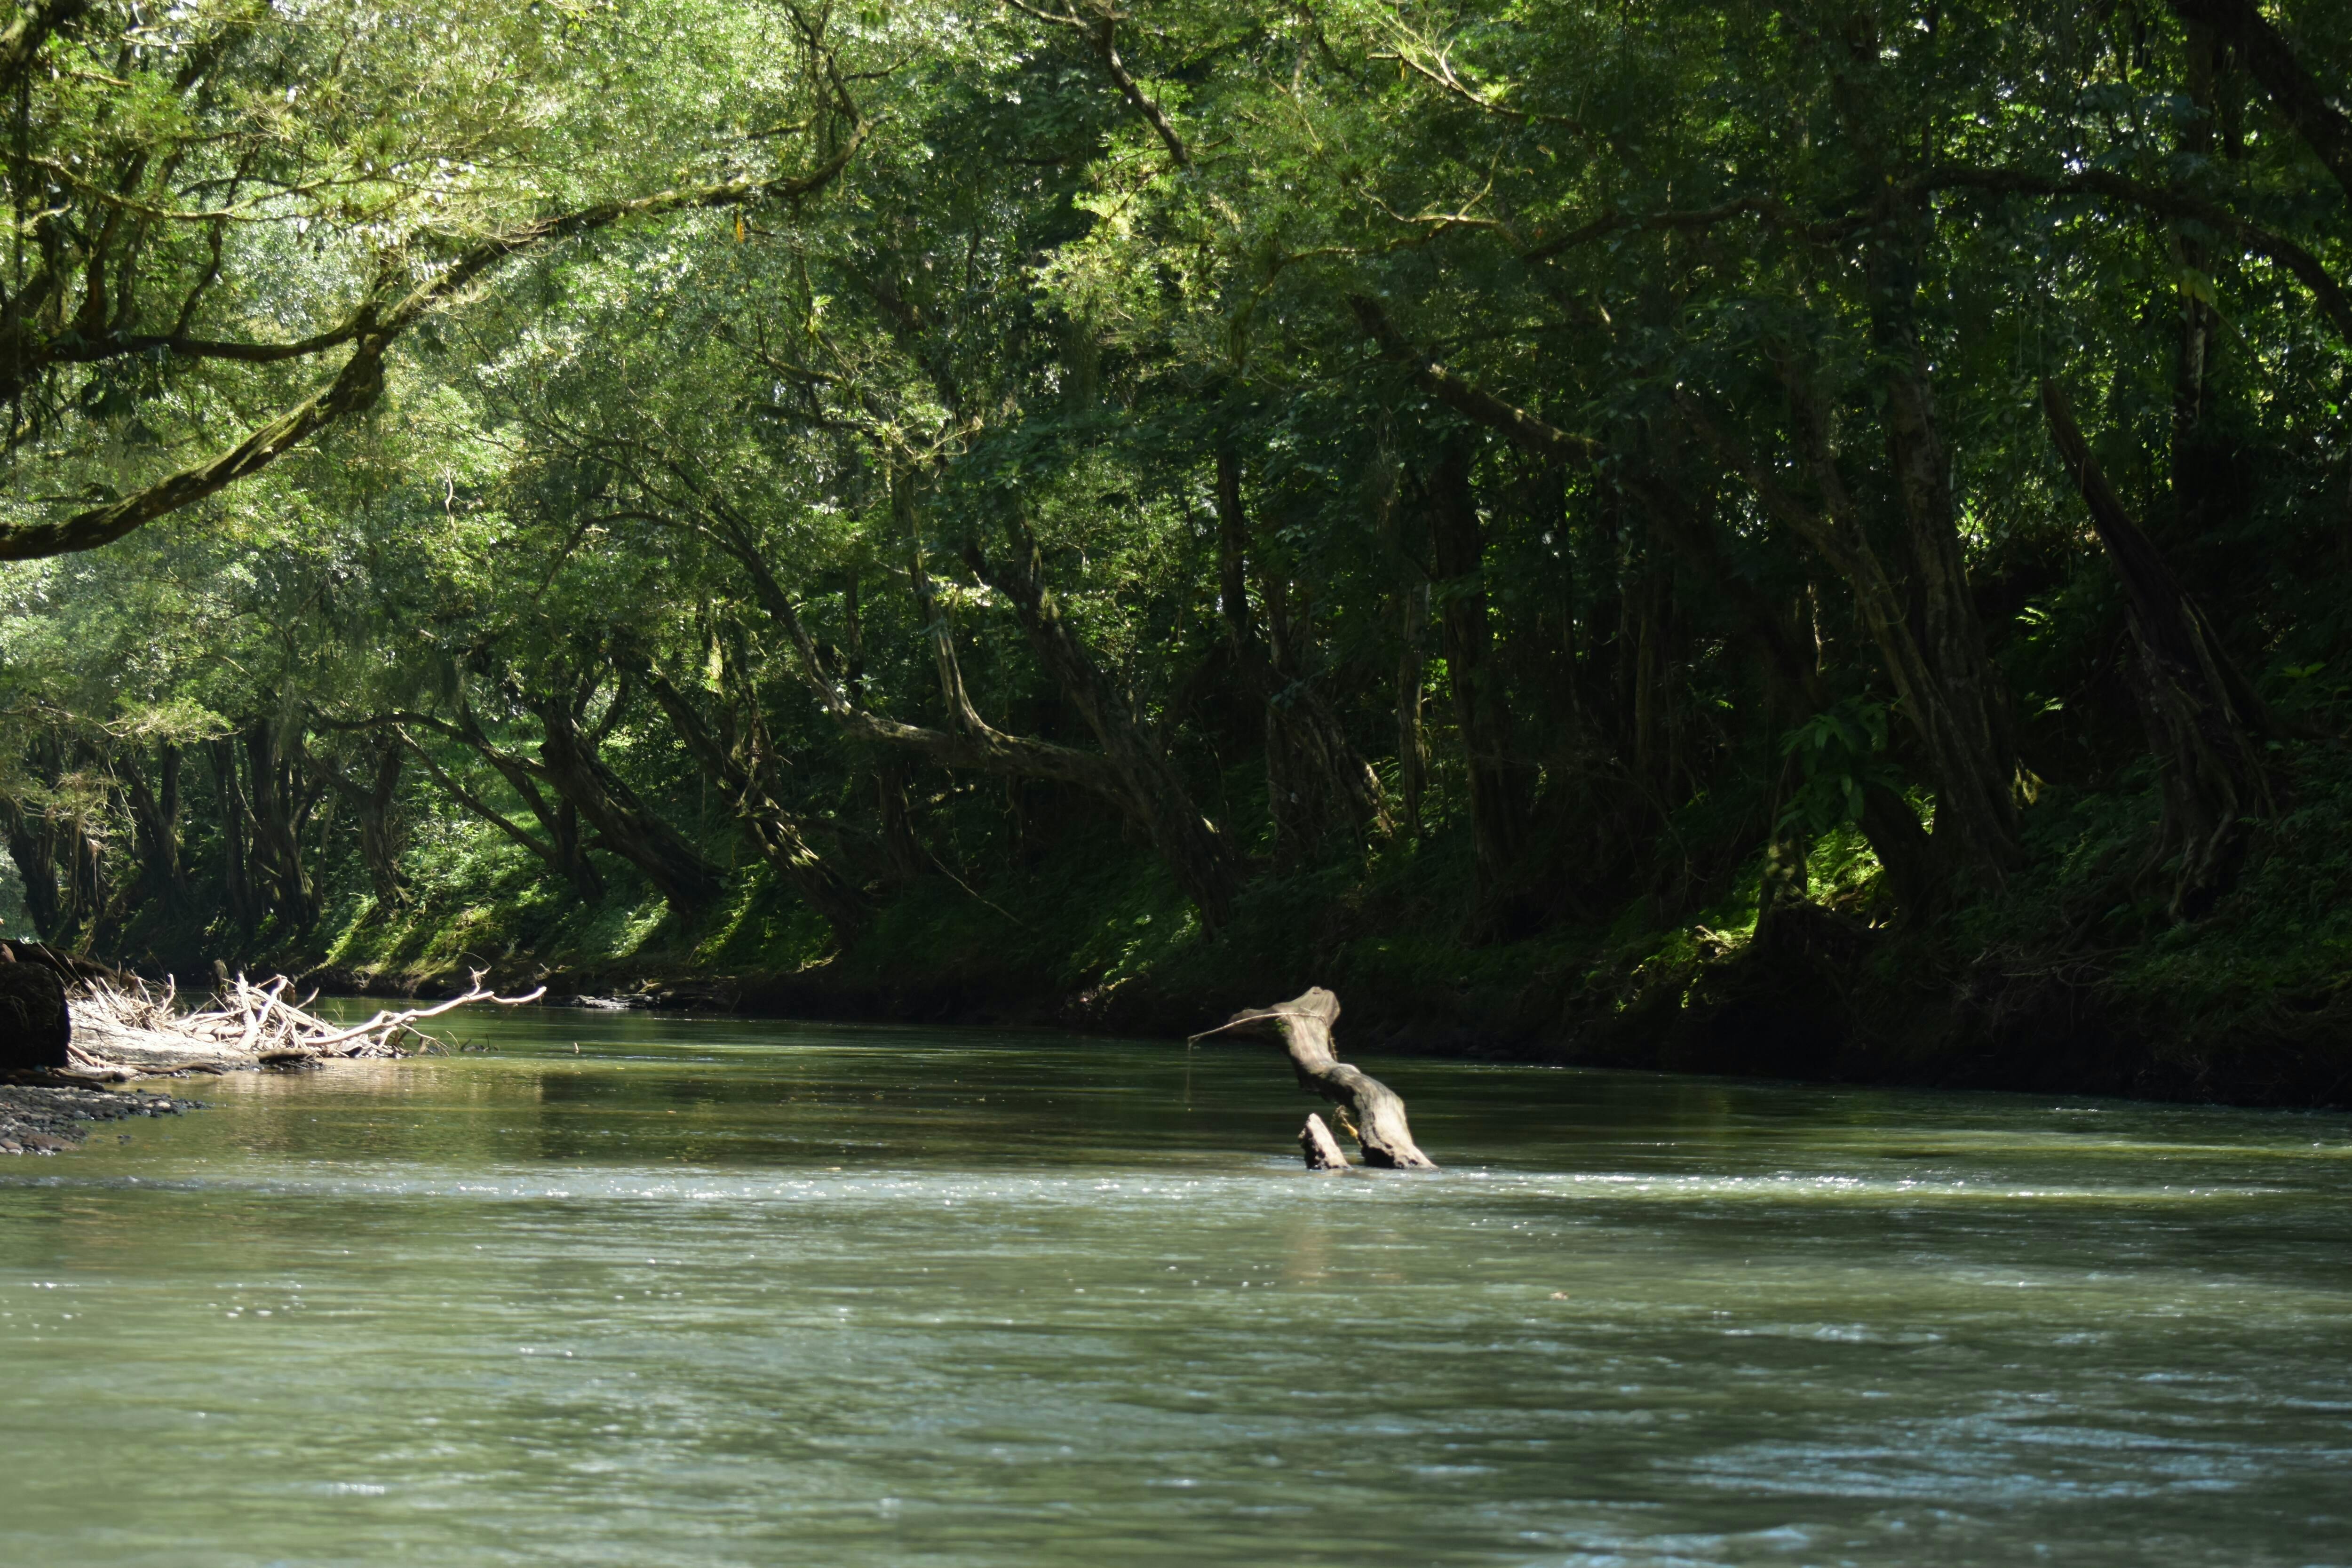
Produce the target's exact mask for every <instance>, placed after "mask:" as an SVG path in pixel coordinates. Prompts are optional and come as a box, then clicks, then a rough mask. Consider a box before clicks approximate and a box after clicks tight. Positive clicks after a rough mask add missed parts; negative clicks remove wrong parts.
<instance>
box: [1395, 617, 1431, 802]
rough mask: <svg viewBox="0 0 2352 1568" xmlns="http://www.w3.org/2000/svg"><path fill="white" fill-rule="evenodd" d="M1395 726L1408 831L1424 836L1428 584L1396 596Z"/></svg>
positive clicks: (1427, 766) (1399, 787)
mask: <svg viewBox="0 0 2352 1568" xmlns="http://www.w3.org/2000/svg"><path fill="white" fill-rule="evenodd" d="M1397 616H1398V621H1399V626H1398V642H1397V647H1398V652H1397V679H1396V727H1397V793H1398V795H1401V796H1402V798H1403V801H1404V821H1405V827H1406V829H1407V830H1408V831H1409V832H1411V833H1412V836H1413V837H1415V838H1416V839H1417V838H1419V837H1421V800H1422V796H1423V795H1425V794H1427V793H1428V790H1429V741H1428V737H1427V734H1426V732H1425V731H1423V727H1422V717H1421V712H1422V700H1423V699H1422V687H1423V674H1424V671H1425V670H1426V668H1427V667H1428V660H1427V643H1428V634H1429V584H1428V583H1427V582H1425V581H1424V582H1420V583H1415V584H1412V586H1410V587H1408V588H1406V589H1405V590H1404V591H1403V592H1402V594H1400V595H1398V596H1397Z"/></svg>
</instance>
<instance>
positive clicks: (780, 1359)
mask: <svg viewBox="0 0 2352 1568" xmlns="http://www.w3.org/2000/svg"><path fill="white" fill-rule="evenodd" d="M462 1032H464V1033H466V1034H467V1035H468V1036H470V1037H472V1038H474V1039H475V1040H477V1041H479V1042H481V1043H483V1044H486V1045H490V1046H494V1047H497V1050H496V1052H495V1054H488V1055H467V1056H461V1057H454V1058H427V1059H424V1060H419V1061H412V1062H408V1063H404V1064H387V1065H376V1064H357V1065H352V1066H348V1067H341V1068H334V1069H331V1070H329V1071H325V1072H321V1073H316V1074H310V1075H303V1076H297V1077H276V1076H271V1077H263V1076H257V1075H242V1076H238V1077H235V1078H230V1079H217V1080H200V1088H199V1089H197V1090H196V1092H198V1093H200V1094H201V1095H203V1097H204V1098H205V1099H207V1100H210V1101H212V1102H213V1103H214V1106H215V1109H213V1110H208V1111H205V1112H202V1113H199V1114H195V1115H192V1116H189V1117H185V1118H183V1119H179V1120H177V1121H160V1122H157V1121H141V1122H140V1123H139V1124H138V1125H137V1126H136V1127H135V1128H134V1129H132V1130H131V1131H130V1133H129V1137H128V1141H127V1142H118V1141H117V1139H118V1136H119V1134H118V1132H117V1130H116V1129H114V1128H112V1127H108V1128H105V1129H102V1130H100V1131H99V1132H98V1133H97V1134H96V1135H95V1137H94V1138H93V1140H92V1142H91V1143H90V1145H89V1148H88V1149H86V1150H85V1151H83V1152H79V1153H76V1154H70V1155H67V1156H63V1157H60V1158H56V1159H46V1160H29V1159H27V1160H18V1161H11V1162H6V1163H0V1428H5V1430H6V1431H7V1432H8V1433H9V1434H10V1438H9V1442H8V1446H7V1457H6V1460H5V1465H0V1559H5V1561H8V1562H11V1563H14V1562H23V1563H41V1564H58V1565H77V1568H81V1565H88V1568H102V1565H113V1564H134V1563H135V1564H152V1565H157V1568H161V1565H165V1564H168V1565H170V1568H215V1565H219V1568H226V1565H230V1564H236V1565H246V1564H255V1565H258V1564H289V1565H290V1564H301V1565H311V1564H321V1565H323V1564H374V1563H399V1564H403V1565H437V1564H450V1565H458V1564H463V1565H467V1568H472V1565H476V1564H483V1565H488V1564H509V1563H515V1564H521V1563H564V1564H573V1563H577V1564H612V1565H614V1568H622V1565H626V1568H651V1565H666V1564H695V1565H703V1564H745V1565H750V1564H762V1565H765V1564H782V1563H792V1564H799V1563H808V1564H827V1565H830V1564H845V1565H864V1564H902V1563H903V1564H924V1565H939V1568H948V1565H957V1568H962V1565H972V1568H978V1565H982V1564H985V1565H991V1568H994V1565H1005V1568H1014V1565H1019V1568H1031V1565H1037V1568H1059V1565H1065V1564H1067V1565H1077V1564H1087V1565H1089V1568H1092V1565H1096V1564H1105V1563H1170V1564H1173V1563H1186V1564H1236V1565H1239V1564H1248V1565H1250V1568H1266V1565H1271V1564H1290V1563H1356V1564H1361V1563H1444V1564H1454V1563H1461V1564H1473V1563H1475V1564H1603V1563H1607V1564H1625V1565H1636V1568H1649V1565H1664V1564H1710V1563H1901V1564H1944V1563H2028V1562H2036V1561H2049V1562H2053V1563H2133V1564H2175V1563H2178V1564H2214V1565H2217V1568H2218V1565H2223V1564H2227V1565H2230V1568H2241V1565H2262V1564H2288V1565H2303V1564H2320V1563H2327V1564H2343V1563H2352V1120H2347V1118H2344V1117H2341V1116H2305V1115H2283V1114H2263V1113H2252V1112H2240V1111H2227V1110H2200V1109H2184V1108H2166V1107H2151V1106H2137V1105H2127V1104H2123V1103H2118V1102H2114V1101H2092V1100H2081V1101H2074V1100H2044V1099H2025V1098H2019V1097H2006V1096H1957V1095H1932V1094H1914V1093H1889V1092H1875V1091H1857V1090H1840V1089H1797V1088H1785V1087H1775V1086H1768V1085H1754V1084H1738V1083H1727V1082H1721V1081H1710V1080H1696V1079H1663V1078H1653V1077H1647V1076H1640V1075H1631V1074H1612V1073H1590V1072H1574V1071H1561V1070H1547V1069H1541V1068H1508V1067H1492V1066H1477V1065H1469V1064H1460V1063H1448V1062H1439V1061H1431V1060H1417V1059H1410V1058H1399V1059H1392V1060H1387V1061H1368V1062H1367V1064H1366V1065H1367V1066H1368V1067H1370V1068H1371V1069H1372V1070H1374V1071H1376V1072H1379V1073H1381V1075H1382V1076H1384V1077H1385V1078H1387V1079H1388V1080H1389V1081H1390V1082H1391V1084H1392V1085H1394V1086H1395V1087H1396V1088H1397V1089H1399V1090H1400V1091H1402V1093H1403V1094H1404V1095H1405V1096H1406V1098H1407V1099H1408V1100H1410V1102H1411V1104H1412V1115H1413V1127H1414V1131H1415V1132H1416V1134H1417V1135H1418V1137H1419V1139H1420V1142H1422V1144H1423V1147H1424V1148H1426V1149H1428V1150H1429V1152H1431V1154H1432V1155H1433V1157H1435V1158H1436V1159H1437V1160H1439V1161H1440V1162H1441V1163H1443V1164H1444V1165H1445V1167H1446V1169H1445V1171H1444V1173H1441V1174H1438V1175H1434V1176H1392V1175H1382V1174H1373V1173H1364V1174H1357V1175H1349V1176H1327V1177H1318V1176H1312V1175H1309V1174H1307V1173H1305V1172H1303V1171H1301V1170H1299V1169H1298V1168H1297V1160H1296V1155H1295V1154H1294V1153H1293V1152H1291V1142H1290V1141H1291V1139H1292V1138H1293V1137H1294V1136H1295V1134H1296V1132H1297V1126H1298V1122H1299V1121H1300V1119H1301V1117H1302V1115H1303V1113H1304V1111H1305V1110H1308V1109H1311V1108H1312V1103H1311V1102H1310V1101H1308V1100H1305V1099H1304V1098H1302V1097H1300V1096H1298V1095H1297V1091H1296V1090H1295V1089H1294V1088H1293V1087H1292V1085H1291V1084H1290V1081H1289V1075H1288V1072H1287V1070H1286V1068H1285V1067H1284V1066H1283V1064H1282V1063H1281V1061H1280V1059H1279V1058H1278V1057H1277V1056H1276V1055H1275V1054H1274V1053H1273V1051H1272V1049H1271V1047H1253V1046H1249V1045H1245V1044H1228V1045H1222V1046H1217V1047H1207V1046H1203V1047H1201V1048H1199V1049H1197V1050H1189V1051H1188V1050H1187V1049H1185V1048H1184V1047H1181V1046H1169V1045H1158V1044H1140V1043H1133V1042H1118V1041H1108V1040H1091V1039H1080V1038H1071V1037H1042V1036H1028V1035H1011V1034H1003V1033H994V1032H981V1031H953V1030H914V1029H887V1028H845V1027H835V1026H795V1025H784V1024H765V1023H748V1022H744V1021H740V1020H693V1019H679V1018H653V1017H644V1016H606V1015H593V1014H573V1013H562V1012H552V1011H551V1012H545V1013H529V1014H522V1015H512V1016H501V1017H499V1018H495V1019H482V1020H474V1021H469V1022H468V1023H467V1024H466V1025H465V1026H463V1030H462Z"/></svg>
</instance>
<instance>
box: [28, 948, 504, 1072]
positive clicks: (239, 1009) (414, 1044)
mask: <svg viewBox="0 0 2352 1568" xmlns="http://www.w3.org/2000/svg"><path fill="white" fill-rule="evenodd" d="M292 988H293V983H292V982H291V981H289V980H288V979H287V978H286V977H285V976H284V975H279V976H278V977H277V978H276V979H274V980H271V981H269V982H268V984H261V985H256V984H252V983H251V982H249V981H247V979H246V978H245V976H244V975H242V974H240V975H237V976H236V978H235V979H234V980H232V981H230V982H228V983H226V984H224V985H223V986H222V987H221V990H220V993H219V994H217V995H215V997H214V998H213V999H212V1004H211V1005H209V1006H207V1007H205V1008H204V1009H202V1010H200V1011H197V1012H193V1013H184V1012H182V1011H180V1010H179V1006H178V993H177V990H176V988H175V987H174V986H173V985H172V984H168V983H167V984H165V985H164V986H163V988H162V989H161V990H156V989H154V988H152V987H150V986H148V985H146V984H143V983H142V982H140V981H137V980H133V979H131V978H129V977H127V976H124V977H119V978H116V979H111V980H110V979H106V978H102V977H97V976H85V977H81V978H80V979H79V980H78V982H77V983H76V984H75V985H74V986H73V987H72V988H71V989H70V993H69V994H68V1007H69V1008H70V1009H71V1011H72V1014H73V1037H72V1040H71V1042H70V1043H69V1044H68V1047H67V1052H68V1071H70V1072H71V1073H73V1074H74V1075H75V1076H78V1077H84V1078H90V1077H96V1078H115V1079H121V1078H131V1077H138V1076H141V1075H144V1074H150V1073H170V1072H187V1071H197V1072H230V1071H235V1070H236V1069H237V1068H257V1067H279V1068H284V1067H302V1066H306V1065H308V1064H310V1063H312V1062H315V1061H319V1060H320V1059H322V1058H352V1057H400V1056H407V1055H410V1054H412V1053H414V1052H417V1051H433V1050H437V1049H446V1046H445V1044H444V1042H442V1041H440V1040H438V1039H436V1038H435V1037H433V1036H432V1035H429V1034H427V1033H425V1031H424V1030H422V1029H419V1028H418V1027H417V1025H418V1024H419V1023H421V1022H423V1021H424V1020H425V1019H427V1018H437V1017H440V1016H442V1015H444V1014H446V1013H451V1012H455V1011H456V1010H457V1008H460V1007H464V1006H467V1005H472V1004H474V1003H478V1002H488V1003H490V1004H492V1005H497V1006H500V1007H517V1006H520V1005H523V1004H524V1003H526V1002H536V1001H537V1000H539V998H540V997H541V996H542V995H544V994H546V988H545V987H543V986H542V987H541V988H540V989H539V990H537V991H533V992H530V994H527V995H522V996H499V995H494V994H491V993H490V992H489V991H488V990H487V989H485V988H484V987H483V985H482V977H481V975H480V973H476V974H475V975H474V983H473V985H472V986H471V988H470V989H468V990H467V992H466V994H464V995H462V996H453V997H451V998H450V999H449V1000H447V1001H446V1002H439V1003H436V1004H434V1005H431V1006H429V1007H410V1008H405V1009H401V1010H393V1009H386V1010H384V1011H382V1012H379V1013H377V1014H376V1015H375V1016H373V1017H372V1018H370V1019H368V1020H367V1022H365V1023H363V1024H348V1025H346V1024H335V1023H331V1022H329V1021H328V1020H326V1019H324V1018H320V1017H318V1016H315V1015H313V1014H311V1013H310V1012H309V1011H308V1010H307V1009H308V1008H309V1006H310V1004H311V1003H313V1002H315V1001H317V1000H318V994H317V993H316V992H313V993H312V994H310V995H309V996H305V997H303V998H302V999H301V1000H300V1001H299V1002H298V1001H296V1000H294V999H293V998H292V997H290V996H289V994H288V993H289V992H290V991H291V990H292Z"/></svg>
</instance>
